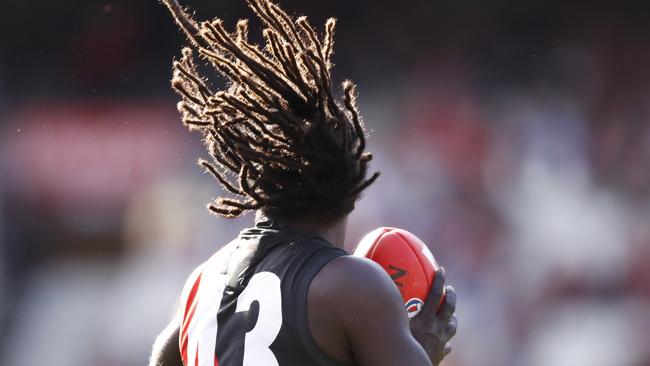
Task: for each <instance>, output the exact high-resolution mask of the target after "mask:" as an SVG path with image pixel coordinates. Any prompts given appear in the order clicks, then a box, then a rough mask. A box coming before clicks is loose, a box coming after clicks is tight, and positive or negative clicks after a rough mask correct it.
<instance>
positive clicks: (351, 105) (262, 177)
mask: <svg viewBox="0 0 650 366" xmlns="http://www.w3.org/2000/svg"><path fill="white" fill-rule="evenodd" d="M162 2H163V3H164V4H165V5H166V6H167V8H169V10H170V11H171V13H172V15H173V16H174V19H175V21H176V23H177V24H178V26H179V27H180V29H181V30H182V31H183V33H185V35H186V36H187V38H188V40H189V43H190V46H189V47H185V48H183V50H182V56H181V58H180V59H179V60H175V61H174V62H173V78H172V87H173V89H174V90H175V91H176V92H177V93H178V94H179V95H180V96H181V101H180V102H179V103H178V110H179V111H180V113H181V114H182V120H183V123H184V124H185V125H186V126H187V127H189V128H190V129H191V130H198V131H200V132H201V133H202V134H203V138H204V142H205V144H206V146H207V148H208V151H209V154H210V156H211V157H212V161H207V160H200V161H199V164H200V165H201V166H202V167H203V168H204V169H205V170H206V171H207V172H209V173H211V174H212V175H213V176H214V177H215V178H216V179H217V181H218V182H219V183H220V184H221V185H222V186H223V188H224V189H225V190H226V191H227V192H228V193H229V196H223V197H219V198H218V199H217V200H216V201H214V202H212V203H210V204H209V205H208V208H209V209H210V210H211V211H213V212H215V213H217V214H219V215H222V216H225V217H237V216H239V215H241V214H242V213H244V212H245V211H248V210H258V209H260V210H262V212H264V213H265V214H267V215H268V216H270V217H272V218H279V219H293V220H296V219H300V220H304V219H310V220H325V221H332V220H336V219H339V218H341V217H342V216H344V215H346V214H348V213H349V212H351V211H352V210H353V209H354V203H355V201H356V200H357V199H358V197H359V195H360V193H361V192H362V191H363V190H364V189H366V188H367V187H368V186H369V185H371V184H372V183H373V182H374V181H375V180H376V179H377V177H378V176H379V173H378V172H376V173H374V174H373V175H372V176H371V177H370V178H366V175H367V170H368V162H369V161H370V160H371V159H372V154H370V153H368V152H365V147H366V140H365V132H364V128H363V124H362V121H361V117H360V115H359V111H358V108H357V102H356V90H355V89H356V86H355V85H354V84H353V83H352V82H351V81H349V80H346V81H344V82H343V83H342V85H341V88H342V92H343V93H342V94H343V97H342V98H339V99H337V98H335V96H334V94H333V90H332V80H331V69H332V62H331V58H332V54H333V53H334V30H335V25H336V20H335V19H333V18H330V19H328V20H327V22H326V24H325V34H324V37H323V38H322V39H321V38H319V36H318V34H317V32H316V30H314V28H313V27H312V26H311V25H310V24H309V22H308V21H307V17H304V16H301V17H298V18H296V19H294V18H293V17H291V16H289V15H288V14H287V13H286V12H285V11H284V10H282V9H281V8H280V7H279V6H278V5H276V4H274V3H272V2H271V1H268V0H246V3H247V4H248V6H249V7H250V8H251V9H252V10H253V12H254V13H255V15H256V16H257V17H258V18H259V19H260V20H261V21H262V24H263V26H264V30H263V36H264V40H265V45H264V47H262V48H260V46H258V45H256V44H252V43H250V42H249V40H248V21H247V20H245V19H242V20H239V21H238V22H237V25H236V28H235V29H234V30H233V31H228V30H226V28H225V27H224V24H223V21H222V20H221V19H218V18H216V19H214V20H212V21H204V22H200V23H199V22H197V21H196V20H194V19H193V18H192V16H190V14H189V13H188V11H187V10H186V9H184V8H183V7H181V6H180V5H179V4H178V2H177V0H162ZM197 53H198V55H199V57H200V58H201V59H202V60H204V61H205V62H206V63H207V64H208V65H209V66H211V67H214V68H215V69H216V70H217V71H219V72H220V73H221V74H222V75H223V76H224V77H225V78H226V79H227V87H226V88H225V89H223V90H216V91H215V90H213V89H212V87H211V85H210V84H209V82H208V80H207V79H206V78H204V77H203V76H201V75H200V74H199V72H198V70H197V65H196V61H195V54H197Z"/></svg>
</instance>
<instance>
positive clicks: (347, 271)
mask: <svg viewBox="0 0 650 366" xmlns="http://www.w3.org/2000/svg"><path fill="white" fill-rule="evenodd" d="M309 294H310V296H312V295H314V296H315V297H320V296H323V297H324V298H328V299H330V300H331V299H332V297H340V298H343V299H345V303H347V305H350V302H355V301H358V300H362V301H363V302H364V303H365V302H367V300H368V299H381V298H383V299H386V298H388V299H399V292H398V290H397V288H396V287H395V284H394V283H393V282H392V280H391V279H390V277H389V276H388V274H387V273H386V272H385V271H384V270H383V269H382V268H381V267H380V266H379V265H378V264H377V263H375V262H373V261H371V260H369V259H366V258H362V257H356V256H352V255H346V256H342V257H338V258H336V259H333V260H332V261H331V262H329V263H328V264H327V265H325V266H324V267H323V268H322V269H321V270H320V271H319V272H318V274H316V276H315V277H314V279H313V281H312V285H311V287H310V291H309Z"/></svg>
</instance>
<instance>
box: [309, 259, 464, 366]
mask: <svg viewBox="0 0 650 366" xmlns="http://www.w3.org/2000/svg"><path fill="white" fill-rule="evenodd" d="M436 277H437V279H438V281H437V283H436V285H435V286H434V289H432V291H431V292H432V294H431V297H432V298H435V297H434V296H435V294H433V292H434V291H437V292H438V297H437V298H438V299H439V298H440V296H441V294H442V288H443V286H444V275H442V276H436ZM452 293H453V290H452ZM452 298H455V297H454V296H453V295H452ZM308 299H309V302H308V313H309V319H310V325H311V326H312V335H314V338H315V339H316V343H317V344H318V345H319V346H320V347H321V349H322V350H323V351H324V352H325V353H327V354H329V355H330V356H332V357H333V358H335V359H338V360H339V361H343V362H354V363H355V364H358V365H361V366H370V365H373V366H397V365H413V366H430V365H432V364H433V365H434V366H437V365H438V362H439V361H440V360H441V359H442V358H443V357H444V355H445V354H446V353H445V345H446V344H447V341H448V340H449V338H451V336H453V333H454V332H455V324H454V325H453V326H450V327H449V328H451V327H453V331H452V329H449V330H450V332H448V333H447V334H442V333H441V332H440V331H439V330H440V329H442V328H447V326H446V325H445V326H441V325H439V323H440V324H441V323H451V320H450V319H444V318H442V317H439V316H438V315H436V314H435V310H433V311H432V310H431V309H429V307H428V306H425V309H423V312H425V310H426V312H425V314H426V317H425V316H423V317H421V318H420V315H423V314H422V313H421V314H420V315H418V317H416V318H420V319H418V322H417V323H416V324H422V325H421V326H416V327H415V328H414V330H415V331H416V332H419V334H418V339H416V338H414V336H413V334H412V332H411V328H410V324H409V320H408V316H407V313H406V311H405V309H404V305H403V304H402V299H401V296H400V294H399V292H398V290H397V288H396V287H395V284H394V283H393V282H392V280H391V279H390V277H389V276H388V275H387V274H386V272H385V271H384V270H383V269H382V268H381V267H380V266H379V265H377V264H376V263H374V262H372V261H369V260H367V259H363V258H358V257H352V256H345V257H340V258H337V259H335V260H333V261H332V262H330V263H329V264H327V265H326V266H325V267H324V268H323V269H322V270H321V271H320V272H319V273H318V274H317V275H316V277H315V278H314V280H313V281H312V284H311V286H310V289H309V297H308ZM449 310H451V313H453V309H448V310H447V311H449ZM432 313H434V314H433V315H432ZM445 314H446V313H445ZM414 321H415V319H414ZM411 323H413V321H412V322H411ZM314 325H316V326H320V327H319V328H323V327H324V328H326V329H315V327H314ZM436 332H437V333H436ZM438 333H440V334H438ZM323 334H324V335H323ZM421 343H422V344H421ZM423 346H425V347H426V348H427V349H426V350H425V348H423Z"/></svg>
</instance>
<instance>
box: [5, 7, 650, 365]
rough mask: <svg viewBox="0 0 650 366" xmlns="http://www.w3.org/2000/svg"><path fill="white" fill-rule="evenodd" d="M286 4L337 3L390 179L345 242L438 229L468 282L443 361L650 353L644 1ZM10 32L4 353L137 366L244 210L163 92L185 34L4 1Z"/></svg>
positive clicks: (629, 361)
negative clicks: (217, 210) (214, 203)
mask: <svg viewBox="0 0 650 366" xmlns="http://www.w3.org/2000/svg"><path fill="white" fill-rule="evenodd" d="M186 4H187V5H190V6H191V7H192V8H193V9H196V10H197V15H198V17H199V18H201V19H206V18H209V17H212V16H214V15H219V16H222V17H224V18H225V19H226V20H227V24H229V26H231V27H232V26H233V25H234V23H235V19H236V18H237V17H248V18H250V17H252V15H251V13H250V12H249V11H248V10H247V9H246V8H245V6H244V5H243V0H228V1H225V0H221V1H215V0H210V1H208V0H193V1H191V2H186ZM282 4H283V5H284V7H286V8H287V9H289V10H291V11H299V12H301V13H304V14H307V15H309V16H310V19H311V20H312V24H317V25H318V26H319V29H321V30H322V24H323V22H324V20H325V18H326V17H327V16H336V17H337V18H339V27H338V30H337V35H336V42H337V43H336V54H335V58H334V60H335V63H336V64H337V66H336V68H335V77H336V79H337V80H343V78H347V77H349V78H352V79H353V80H355V81H357V82H358V84H359V91H360V108H361V111H362V113H363V115H364V116H365V121H366V125H367V126H368V128H369V129H370V130H371V132H370V136H371V137H370V149H369V150H370V151H372V152H374V153H375V156H376V162H375V163H374V165H373V167H374V168H376V169H379V170H381V171H382V172H383V175H382V177H380V179H379V181H378V182H377V183H376V184H375V185H374V186H373V187H372V188H371V189H370V190H369V191H368V192H367V193H366V194H365V197H364V198H363V199H362V201H361V202H360V203H359V204H358V208H357V210H356V211H355V212H354V213H353V215H352V217H351V224H350V233H349V236H348V245H349V246H353V243H355V242H357V241H358V239H359V238H360V237H361V235H362V234H363V233H365V232H367V231H369V230H371V229H372V228H374V227H376V226H380V225H392V226H400V227H404V228H406V229H408V230H410V231H412V232H414V233H416V234H417V235H419V236H420V237H422V238H423V239H425V241H426V242H427V243H429V245H430V247H431V249H432V250H433V252H434V253H435V255H436V256H437V258H438V259H439V261H440V262H441V263H442V264H443V265H445V266H446V268H447V270H448V277H449V282H450V283H451V284H453V285H454V286H455V287H456V289H457V291H458V294H459V308H458V311H457V314H458V317H459V324H460V327H459V333H458V336H457V338H456V339H455V340H454V349H455V350H454V352H453V353H452V355H451V356H450V357H449V358H448V359H447V360H446V361H445V363H444V364H445V365H448V366H476V365H479V366H542V365H543V366H546V365H554V366H582V365H585V366H586V365H589V366H649V365H650V349H649V348H648V344H650V331H649V329H650V266H648V264H647V262H648V260H650V169H649V168H650V164H649V163H650V72H649V71H648V68H649V66H650V13H649V12H648V9H647V8H648V6H644V5H642V4H643V2H630V1H628V2H625V1H619V2H616V3H614V2H611V1H610V2H593V1H592V2H576V3H571V2H568V3H567V2H564V1H525V2H508V1H491V2H485V1H471V0H462V1H429V0H427V1H424V0H414V1H411V2H404V1H401V2H392V1H346V0H332V1H327V2H325V1H320V2H314V1H311V2H304V1H298V0H284V1H282ZM254 24H257V23H254ZM0 31H1V33H0V40H1V43H0V55H1V58H0V172H1V175H0V364H2V365H13V366H32V365H48V366H77V365H80V366H81V365H93V366H113V365H126V366H129V365H144V364H145V363H146V359H147V356H148V353H149V348H150V344H151V342H152V340H153V338H154V336H155V334H156V333H157V332H158V331H159V330H160V329H161V328H162V327H163V326H164V324H165V322H166V321H167V320H168V319H169V317H170V316H171V314H172V313H173V308H174V301H175V299H176V297H177V296H178V294H179V291H180V288H181V286H182V282H183V281H184V278H185V277H186V276H187V274H188V273H189V272H190V270H191V268H192V267H194V266H195V265H197V264H198V263H199V262H200V261H201V260H202V259H203V258H205V257H206V256H208V255H209V253H211V252H212V251H214V250H215V249H217V248H219V246H220V245H222V244H224V243H225V242H226V241H227V240H229V239H230V238H231V237H232V236H234V235H235V234H236V233H237V232H238V231H239V230H240V229H241V228H242V227H244V226H246V225H248V224H249V223H250V222H251V220H252V217H251V215H248V216H246V217H244V218H242V219H239V220H235V221H227V220H224V219H218V218H216V217H214V216H212V215H210V214H208V212H207V210H206V209H205V203H207V202H208V201H209V200H210V198H211V197H214V196H216V195H217V194H218V193H219V188H218V187H217V185H216V184H215V183H214V182H213V180H212V179H211V177H209V176H205V175H203V174H201V172H200V169H199V168H198V167H196V166H195V164H194V163H195V161H196V160H197V158H198V157H199V156H205V155H206V153H205V152H204V151H203V148H202V146H201V144H200V143H199V141H198V139H199V138H198V136H197V135H195V134H190V133H189V132H187V131H186V130H185V129H184V128H183V127H182V126H181V124H180V122H179V117H178V114H177V112H176V109H175V103H176V100H177V98H176V97H175V96H174V95H173V94H172V92H171V91H170V88H169V85H168V82H169V78H170V69H171V59H172V57H175V56H177V55H179V52H180V48H181V45H182V44H183V39H182V37H181V36H180V34H179V32H178V31H177V30H176V28H175V27H174V25H173V24H172V22H171V20H170V17H169V16H168V15H167V14H166V13H165V11H164V9H163V8H162V7H161V6H160V5H159V4H157V3H156V2H155V1H153V0H148V1H137V2H135V1H126V0H123V1H94V0H93V1H88V0H84V1H82V0H59V1H51V2H45V1H38V2H29V1H19V0H5V1H3V2H2V3H1V4H0ZM251 34H255V35H256V37H257V38H258V39H259V28H255V26H253V27H252V29H251ZM369 301H371V299H369ZM387 336H389V335H387Z"/></svg>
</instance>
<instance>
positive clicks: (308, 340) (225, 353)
mask: <svg viewBox="0 0 650 366" xmlns="http://www.w3.org/2000/svg"><path fill="white" fill-rule="evenodd" d="M346 254H347V253H346V252H344V251H343V250H341V249H338V248H335V247H334V246H332V245H331V244H330V243H328V242H327V241H326V240H325V239H323V238H322V237H320V236H319V235H318V234H316V233H312V232H306V231H299V230H294V229H288V228H286V227H282V226H278V225H273V224H272V223H270V222H259V223H258V224H257V225H256V226H255V227H254V228H251V229H246V230H244V231H242V233H241V234H240V235H239V237H237V238H236V239H235V240H233V241H232V242H231V243H230V244H228V245H226V246H225V247H224V248H222V249H221V250H219V251H218V252H217V253H215V254H214V255H213V256H212V257H211V258H210V259H208V260H207V261H206V262H204V263H203V264H202V265H200V266H199V267H198V268H197V269H196V270H195V271H194V272H193V273H192V275H190V277H189V279H188V280H187V283H186V285H185V287H184V289H183V294H182V297H181V309H180V319H181V325H180V327H181V328H180V333H179V334H180V336H179V346H180V351H181V356H182V359H183V363H184V364H185V366H217V365H219V366H272V365H273V366H312V365H328V366H329V365H331V366H335V365H340V364H339V363H337V362H336V361H334V360H332V359H331V358H330V357H328V356H327V355H326V354H324V353H323V352H322V351H321V350H320V349H319V348H318V347H317V345H316V343H315V341H314V339H313V338H312V336H311V332H310V330H309V325H308V319H307V290H308V289H309V284H310V283H311V280H312V279H313V278H314V276H315V275H316V273H317V272H318V271H319V270H320V269H321V268H322V267H323V266H324V265H325V264H326V263H327V262H329V261H330V260H332V259H334V258H336V257H339V256H342V255H346Z"/></svg>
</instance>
